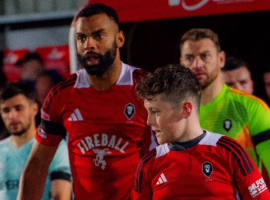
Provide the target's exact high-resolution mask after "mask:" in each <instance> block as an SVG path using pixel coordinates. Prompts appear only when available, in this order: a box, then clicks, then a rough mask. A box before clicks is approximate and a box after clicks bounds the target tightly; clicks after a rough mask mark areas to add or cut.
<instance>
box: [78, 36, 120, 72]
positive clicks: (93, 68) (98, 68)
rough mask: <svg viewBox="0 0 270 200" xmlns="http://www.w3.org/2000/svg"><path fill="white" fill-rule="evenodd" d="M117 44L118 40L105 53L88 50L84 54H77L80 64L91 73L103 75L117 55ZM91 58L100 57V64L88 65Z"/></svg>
mask: <svg viewBox="0 0 270 200" xmlns="http://www.w3.org/2000/svg"><path fill="white" fill-rule="evenodd" d="M116 51H117V44H116V41H114V43H113V44H112V48H111V49H109V50H108V51H107V52H105V54H104V55H102V54H99V53H95V52H93V51H90V52H87V53H86V54H85V55H84V56H82V55H79V54H77V57H78V61H79V63H80V65H81V66H82V67H83V68H84V69H85V70H86V71H87V73H88V74H89V75H95V76H100V77H101V76H102V75H103V74H104V73H105V72H106V71H108V70H109V69H110V68H111V66H112V64H113V62H114V60H115V57H116ZM91 58H94V59H98V60H99V64H96V65H88V64H87V61H88V60H89V59H91Z"/></svg>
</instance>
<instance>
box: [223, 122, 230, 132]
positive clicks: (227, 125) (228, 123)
mask: <svg viewBox="0 0 270 200" xmlns="http://www.w3.org/2000/svg"><path fill="white" fill-rule="evenodd" d="M223 128H224V129H225V130H226V131H227V132H229V130H230V129H231V128H232V121H231V120H229V119H225V120H224V122H223Z"/></svg>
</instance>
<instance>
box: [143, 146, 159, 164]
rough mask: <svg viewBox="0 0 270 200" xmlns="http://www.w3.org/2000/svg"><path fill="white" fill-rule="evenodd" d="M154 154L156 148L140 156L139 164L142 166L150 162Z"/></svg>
mask: <svg viewBox="0 0 270 200" xmlns="http://www.w3.org/2000/svg"><path fill="white" fill-rule="evenodd" d="M156 155H157V149H156V148H154V149H152V150H151V151H149V152H148V153H147V154H145V155H144V156H143V157H142V159H141V161H140V164H139V165H140V166H144V165H146V164H148V163H150V161H151V160H153V159H155V158H156Z"/></svg>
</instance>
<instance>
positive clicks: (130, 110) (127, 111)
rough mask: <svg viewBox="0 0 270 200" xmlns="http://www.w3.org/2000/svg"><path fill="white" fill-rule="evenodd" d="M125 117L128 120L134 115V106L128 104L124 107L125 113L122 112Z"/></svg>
mask: <svg viewBox="0 0 270 200" xmlns="http://www.w3.org/2000/svg"><path fill="white" fill-rule="evenodd" d="M124 113H125V115H126V117H127V118H128V119H129V120H130V119H131V118H132V117H133V116H134V114H135V106H134V105H133V104H131V103H128V104H127V105H126V106H125V111H124Z"/></svg>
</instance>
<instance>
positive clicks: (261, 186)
mask: <svg viewBox="0 0 270 200" xmlns="http://www.w3.org/2000/svg"><path fill="white" fill-rule="evenodd" d="M248 190H249V192H250V195H251V197H252V198H254V197H256V196H257V195H259V194H261V193H262V192H264V191H265V190H267V186H266V184H265V182H264V180H263V178H260V179H259V180H257V181H256V182H255V183H252V184H251V185H250V186H249V187H248Z"/></svg>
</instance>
